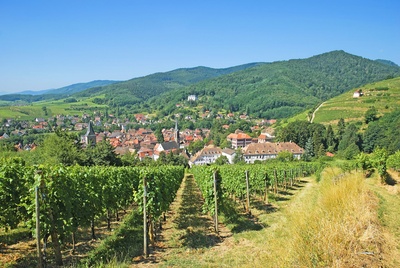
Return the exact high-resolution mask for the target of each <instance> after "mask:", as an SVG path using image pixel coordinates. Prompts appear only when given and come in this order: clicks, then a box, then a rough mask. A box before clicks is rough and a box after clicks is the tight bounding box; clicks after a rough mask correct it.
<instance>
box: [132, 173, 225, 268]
mask: <svg viewBox="0 0 400 268" xmlns="http://www.w3.org/2000/svg"><path fill="white" fill-rule="evenodd" d="M203 203H204V201H203V198H202V195H201V192H200V190H199V188H198V187H197V184H196V182H195V180H194V178H193V176H185V178H184V179H183V181H182V185H181V187H180V188H179V190H178V192H177V196H176V198H175V201H174V202H173V203H172V204H171V207H170V209H169V211H168V213H167V221H166V222H165V223H164V226H163V230H162V232H161V236H160V237H159V238H158V242H157V244H156V246H155V247H154V248H152V249H151V251H150V254H149V257H148V258H147V259H139V260H137V262H136V263H134V264H133V265H132V267H158V266H160V265H162V263H165V262H168V259H169V256H170V255H171V256H176V255H177V254H185V255H186V254H190V252H192V251H198V250H202V249H206V248H210V247H213V246H216V245H217V244H219V243H221V242H222V241H223V240H224V239H225V238H227V237H230V236H232V233H231V232H230V231H229V230H228V229H227V228H226V227H225V226H224V225H223V224H219V225H218V228H219V233H218V234H217V233H215V231H214V225H213V220H212V218H211V217H209V216H208V215H205V214H204V213H202V206H203Z"/></svg>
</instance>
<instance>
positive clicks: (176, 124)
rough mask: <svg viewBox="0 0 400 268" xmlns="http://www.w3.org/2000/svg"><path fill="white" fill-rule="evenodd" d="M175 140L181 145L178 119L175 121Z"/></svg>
mask: <svg viewBox="0 0 400 268" xmlns="http://www.w3.org/2000/svg"><path fill="white" fill-rule="evenodd" d="M174 139H175V141H176V143H177V144H178V145H179V143H180V140H179V129H178V119H175V131H174Z"/></svg>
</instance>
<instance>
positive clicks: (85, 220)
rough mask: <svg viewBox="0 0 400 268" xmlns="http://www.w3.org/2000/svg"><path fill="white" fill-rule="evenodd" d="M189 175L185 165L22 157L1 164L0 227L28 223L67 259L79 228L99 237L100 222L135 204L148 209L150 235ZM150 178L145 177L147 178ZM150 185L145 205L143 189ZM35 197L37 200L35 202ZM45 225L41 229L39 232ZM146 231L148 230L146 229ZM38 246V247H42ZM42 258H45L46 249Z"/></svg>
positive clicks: (57, 258)
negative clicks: (39, 162) (50, 162)
mask: <svg viewBox="0 0 400 268" xmlns="http://www.w3.org/2000/svg"><path fill="white" fill-rule="evenodd" d="M183 176H184V168H183V167H175V166H162V167H159V168H156V167H154V168H136V167H81V166H73V167H65V166H51V167H48V166H36V167H30V166H26V165H25V164H24V161H23V160H22V159H20V158H14V159H3V160H2V161H1V164H0V227H2V228H4V229H5V230H6V231H7V230H10V229H15V228H17V227H18V226H21V225H25V227H27V228H28V229H29V230H30V231H31V232H32V233H34V235H35V237H36V238H42V239H38V240H40V243H38V246H40V245H42V244H43V249H46V248H47V243H48V238H49V237H51V241H52V242H51V245H52V247H53V250H54V255H55V260H54V261H55V263H56V264H57V265H62V263H63V259H62V255H61V246H62V245H63V244H64V243H65V242H66V241H70V240H71V241H72V250H74V247H75V243H76V241H75V240H76V238H75V234H76V232H77V230H78V229H79V228H89V229H90V230H91V236H92V238H93V239H95V238H96V233H95V223H96V222H97V221H98V219H100V218H105V219H106V220H107V222H108V224H107V226H108V229H110V220H111V217H112V215H114V216H115V217H116V218H117V219H118V218H119V215H118V213H119V211H123V210H126V209H128V208H131V207H132V206H133V207H134V208H135V210H139V211H144V208H145V211H147V222H146V223H147V224H146V226H150V228H149V230H150V232H149V233H150V241H151V240H152V238H153V237H155V231H156V229H155V228H153V226H155V223H156V222H158V221H160V219H161V216H162V213H163V212H165V211H166V210H167V209H168V207H169V204H170V203H171V202H172V201H173V199H174V197H175V194H176V191H177V189H178V188H179V186H180V184H181V180H182V178H183ZM144 181H146V183H144ZM144 191H146V193H147V194H146V197H147V198H146V205H145V207H144V202H143V200H144V198H143V194H144ZM35 203H36V205H35ZM37 230H40V231H39V233H38V234H35V233H36V232H37ZM142 235H143V234H142ZM38 248H39V247H38ZM38 254H44V255H42V257H40V261H41V260H42V259H43V261H48V260H45V258H46V256H45V251H44V250H40V248H39V250H38Z"/></svg>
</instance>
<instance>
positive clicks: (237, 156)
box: [233, 149, 245, 164]
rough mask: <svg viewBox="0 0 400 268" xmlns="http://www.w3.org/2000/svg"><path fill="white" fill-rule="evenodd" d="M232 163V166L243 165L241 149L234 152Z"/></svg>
mask: <svg viewBox="0 0 400 268" xmlns="http://www.w3.org/2000/svg"><path fill="white" fill-rule="evenodd" d="M233 163H234V164H244V163H245V161H244V157H243V152H242V150H241V149H237V150H236V154H235V157H234V158H233Z"/></svg>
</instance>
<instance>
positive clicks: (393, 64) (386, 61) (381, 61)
mask: <svg viewBox="0 0 400 268" xmlns="http://www.w3.org/2000/svg"><path fill="white" fill-rule="evenodd" d="M375 61H376V62H379V63H382V64H386V65H389V66H396V67H399V65H397V64H396V63H394V62H393V61H390V60H382V59H377V60H375Z"/></svg>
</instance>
